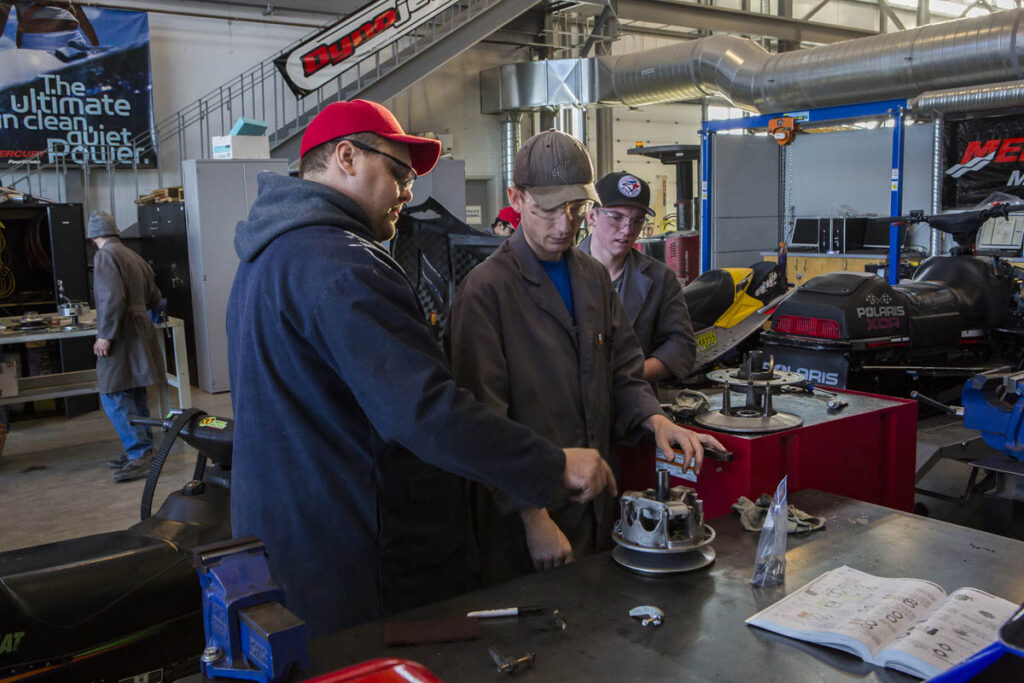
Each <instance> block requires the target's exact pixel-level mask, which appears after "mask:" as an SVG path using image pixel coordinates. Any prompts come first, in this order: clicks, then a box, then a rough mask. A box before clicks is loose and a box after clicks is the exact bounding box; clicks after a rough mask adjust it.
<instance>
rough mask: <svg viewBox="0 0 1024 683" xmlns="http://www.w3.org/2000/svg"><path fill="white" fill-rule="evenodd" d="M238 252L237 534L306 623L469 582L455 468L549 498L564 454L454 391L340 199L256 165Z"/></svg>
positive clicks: (428, 596)
mask: <svg viewBox="0 0 1024 683" xmlns="http://www.w3.org/2000/svg"><path fill="white" fill-rule="evenodd" d="M235 248H236V251H237V252H238V255H239V257H240V259H241V263H240V264H239V267H238V272H237V274H236V276H235V282H234V285H233V287H232V290H231V297H230V300H229V302H228V315H227V328H228V339H229V347H228V355H229V362H230V366H231V367H230V369H231V393H232V401H233V408H234V415H235V444H234V466H233V469H232V475H231V522H232V531H233V532H234V534H235V535H236V536H239V535H254V536H258V537H259V538H261V539H262V540H263V541H264V542H265V543H266V546H267V551H268V553H269V556H270V567H271V572H272V575H273V577H274V579H275V580H276V581H277V582H279V583H280V584H281V585H282V586H283V588H284V590H285V595H286V597H287V602H288V607H289V608H290V609H292V610H293V611H295V612H296V613H297V614H298V615H299V616H300V617H301V618H302V619H304V620H306V622H307V624H309V626H310V628H311V630H312V632H313V633H324V632H328V631H333V630H337V629H340V628H342V627H346V626H352V625H355V624H359V623H361V622H365V621H368V620H371V619H375V618H378V617H380V616H383V615H387V614H393V613H395V612H399V611H403V610H406V609H410V608H412V607H414V606H417V605H421V604H425V603H428V602H431V601H435V600H438V599H441V598H444V597H448V596H450V595H453V594H456V593H458V592H460V591H462V590H464V574H465V547H464V543H465V537H464V534H465V519H466V508H465V501H464V499H463V497H462V480H461V479H460V478H459V477H458V476H455V475H460V476H464V477H467V478H471V479H475V480H477V481H480V482H483V483H485V484H488V485H497V486H502V487H503V488H504V489H505V490H507V491H508V492H509V493H510V494H512V495H514V496H516V497H518V498H521V499H523V500H527V501H530V502H531V504H534V505H545V504H547V503H548V502H549V501H551V500H552V499H553V497H554V496H555V494H556V493H557V492H558V491H560V489H561V486H560V485H561V481H562V475H563V472H564V468H565V456H564V454H563V453H562V451H561V450H560V449H559V448H557V447H556V446H555V445H553V444H552V443H551V442H550V441H547V440H545V439H543V438H541V437H539V436H537V435H536V434H534V433H533V432H531V431H530V430H529V429H526V428H525V427H522V426H520V425H517V424H515V423H513V422H510V421H508V420H504V419H501V418H499V417H497V416H496V415H494V413H493V411H491V410H490V409H488V408H487V407H486V406H485V405H483V404H482V403H479V402H477V401H476V400H474V399H473V397H472V395H471V394H470V393H469V392H468V391H466V390H464V389H459V388H458V387H456V385H455V382H454V380H453V379H452V377H451V374H450V372H449V370H448V365H447V362H446V359H445V357H444V354H443V353H442V351H441V348H440V347H439V345H438V344H437V342H436V341H435V339H434V337H433V333H432V331H431V330H430V328H429V327H428V326H427V324H426V322H425V319H424V316H423V312H422V310H421V309H420V307H419V303H418V300H417V298H416V294H415V292H414V291H413V288H412V286H411V285H410V284H409V281H408V280H407V278H406V276H405V273H404V272H403V271H402V269H401V268H400V267H399V266H398V264H397V263H395V261H393V260H392V259H391V257H390V256H389V255H388V253H387V251H385V250H384V249H383V248H382V247H381V245H380V244H378V243H377V242H375V241H373V239H372V233H371V230H370V228H369V219H368V217H367V216H366V213H365V212H364V211H363V210H362V209H361V208H360V207H359V205H358V204H356V203H355V202H354V201H353V200H352V199H350V198H349V197H347V196H346V195H344V194H342V193H340V192H338V191H336V190H334V189H332V188H330V187H328V186H326V185H323V184H320V183H316V182H313V181H309V180H303V179H299V178H288V177H284V176H279V175H275V174H271V173H266V174H262V175H260V178H259V196H258V198H257V199H256V202H255V203H254V204H253V206H252V209H251V211H250V214H249V218H248V220H247V221H244V222H242V223H239V225H238V227H237V231H236V236H235ZM487 456H490V457H487Z"/></svg>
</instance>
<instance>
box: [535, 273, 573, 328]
mask: <svg viewBox="0 0 1024 683" xmlns="http://www.w3.org/2000/svg"><path fill="white" fill-rule="evenodd" d="M540 264H541V265H542V266H544V271H545V272H546V273H547V274H548V277H549V278H551V282H552V283H554V285H555V289H557V290H558V293H559V294H560V295H561V296H562V301H564V302H565V308H566V309H567V310H568V311H569V317H570V318H572V321H573V322H574V323H575V322H576V312H575V311H574V310H573V308H572V286H571V285H570V284H569V268H568V266H566V265H565V258H564V257H563V258H560V259H558V260H557V261H541V262H540Z"/></svg>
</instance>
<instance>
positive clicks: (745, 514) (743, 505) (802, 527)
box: [732, 493, 825, 534]
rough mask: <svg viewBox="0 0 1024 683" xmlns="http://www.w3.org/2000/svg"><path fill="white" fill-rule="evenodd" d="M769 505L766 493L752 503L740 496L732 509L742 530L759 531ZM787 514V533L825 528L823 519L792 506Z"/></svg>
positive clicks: (809, 531) (769, 498)
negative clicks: (738, 517)
mask: <svg viewBox="0 0 1024 683" xmlns="http://www.w3.org/2000/svg"><path fill="white" fill-rule="evenodd" d="M771 504H772V497H771V496H769V495H768V494H767V493H762V494H761V497H760V498H758V499H757V501H752V500H750V499H749V498H747V497H746V496H740V499H739V500H737V501H736V502H735V503H733V504H732V509H733V510H735V511H736V512H737V513H739V516H740V524H742V525H743V528H744V529H746V530H747V531H760V530H761V527H762V526H764V518H765V517H766V516H767V515H768V508H769V507H771ZM788 512H789V514H788V515H787V520H788V524H787V525H786V530H787V533H790V534H809V533H811V532H812V531H817V530H818V529H823V528H824V527H825V520H824V519H823V518H821V517H812V516H811V515H809V514H807V513H806V512H804V511H803V510H798V509H796V508H795V507H793V506H792V505H790V506H789V510H788Z"/></svg>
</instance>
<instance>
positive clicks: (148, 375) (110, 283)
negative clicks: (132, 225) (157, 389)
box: [93, 238, 167, 394]
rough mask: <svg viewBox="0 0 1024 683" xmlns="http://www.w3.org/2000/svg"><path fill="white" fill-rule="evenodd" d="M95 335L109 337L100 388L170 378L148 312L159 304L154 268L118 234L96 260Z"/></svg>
mask: <svg viewBox="0 0 1024 683" xmlns="http://www.w3.org/2000/svg"><path fill="white" fill-rule="evenodd" d="M93 294H95V296H96V336H97V337H99V338H101V339H109V340H110V342H111V343H110V351H109V353H108V355H107V356H106V357H103V358H97V359H96V375H97V376H98V378H99V384H100V392H102V393H104V394H109V393H113V392H115V391H124V390H125V389H131V388H132V387H145V386H149V385H150V384H160V383H163V382H164V381H165V379H166V376H167V375H166V372H165V371H164V360H163V357H162V356H161V354H160V342H159V340H158V339H157V336H156V335H157V330H156V328H155V327H154V326H153V321H152V320H151V319H150V317H149V313H147V309H150V308H155V307H156V306H157V305H158V304H159V303H160V296H161V295H160V290H159V289H158V288H157V286H156V282H155V281H154V280H153V269H152V268H150V266H149V264H148V263H146V262H145V261H144V260H143V259H142V257H141V256H139V255H138V254H136V253H135V252H134V251H132V250H131V249H129V248H128V247H126V246H124V245H123V244H122V243H121V240H119V239H117V238H114V239H111V240H110V241H108V242H107V243H106V244H104V245H103V248H102V249H98V250H97V251H96V257H95V258H94V259H93Z"/></svg>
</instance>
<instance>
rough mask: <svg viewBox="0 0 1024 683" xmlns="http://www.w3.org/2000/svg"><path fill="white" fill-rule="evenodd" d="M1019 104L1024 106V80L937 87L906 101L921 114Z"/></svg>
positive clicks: (1017, 105)
mask: <svg viewBox="0 0 1024 683" xmlns="http://www.w3.org/2000/svg"><path fill="white" fill-rule="evenodd" d="M1020 106H1024V81H1007V82H1005V83H990V84H988V85H975V86H970V87H966V88H950V89H949V90H937V91H932V92H926V93H922V94H920V95H918V96H917V97H915V98H914V99H912V100H910V101H909V102H907V107H908V108H909V109H910V110H911V111H912V112H914V114H915V115H917V116H918V117H927V116H932V115H937V117H941V115H942V114H948V113H952V112H960V111H972V112H973V111H987V110H992V109H1010V108H1012V107H1020Z"/></svg>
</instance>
